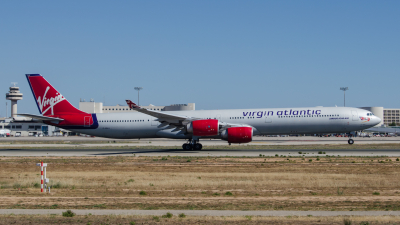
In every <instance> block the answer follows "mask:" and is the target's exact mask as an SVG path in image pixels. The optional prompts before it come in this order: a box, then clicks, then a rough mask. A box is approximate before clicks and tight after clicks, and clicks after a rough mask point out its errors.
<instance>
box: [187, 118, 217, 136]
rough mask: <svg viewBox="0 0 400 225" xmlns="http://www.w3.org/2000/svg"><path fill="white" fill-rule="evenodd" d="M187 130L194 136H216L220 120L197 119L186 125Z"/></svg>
mask: <svg viewBox="0 0 400 225" xmlns="http://www.w3.org/2000/svg"><path fill="white" fill-rule="evenodd" d="M186 130H187V132H188V133H192V134H193V136H199V137H203V136H216V135H218V133H219V125H218V120H214V119H209V120H195V121H192V122H191V123H189V124H188V125H186Z"/></svg>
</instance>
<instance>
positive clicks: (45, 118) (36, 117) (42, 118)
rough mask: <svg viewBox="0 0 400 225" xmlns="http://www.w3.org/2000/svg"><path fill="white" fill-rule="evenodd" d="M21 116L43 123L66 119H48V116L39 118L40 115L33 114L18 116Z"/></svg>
mask: <svg viewBox="0 0 400 225" xmlns="http://www.w3.org/2000/svg"><path fill="white" fill-rule="evenodd" d="M18 115H19V116H25V117H30V118H33V119H37V120H43V121H63V120H64V119H61V118H55V117H48V116H39V115H32V114H18Z"/></svg>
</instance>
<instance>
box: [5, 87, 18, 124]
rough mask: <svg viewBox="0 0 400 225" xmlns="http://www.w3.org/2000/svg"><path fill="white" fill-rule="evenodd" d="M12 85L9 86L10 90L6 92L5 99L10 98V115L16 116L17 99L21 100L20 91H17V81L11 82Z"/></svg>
mask: <svg viewBox="0 0 400 225" xmlns="http://www.w3.org/2000/svg"><path fill="white" fill-rule="evenodd" d="M12 84H13V86H11V87H10V91H9V92H8V93H6V99H7V100H11V117H17V101H18V100H22V93H20V92H19V87H17V86H16V85H17V83H15V82H14V83H12Z"/></svg>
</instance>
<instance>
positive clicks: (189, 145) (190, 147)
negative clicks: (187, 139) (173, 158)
mask: <svg viewBox="0 0 400 225" xmlns="http://www.w3.org/2000/svg"><path fill="white" fill-rule="evenodd" d="M182 147H183V150H192V145H191V144H183V145H182Z"/></svg>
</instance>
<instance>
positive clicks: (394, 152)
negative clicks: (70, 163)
mask: <svg viewBox="0 0 400 225" xmlns="http://www.w3.org/2000/svg"><path fill="white" fill-rule="evenodd" d="M299 152H301V154H299ZM319 152H325V153H326V154H318V153H319ZM260 154H261V155H265V156H275V155H276V154H278V155H279V156H280V155H284V156H302V155H304V156H306V157H315V156H317V155H318V156H320V157H323V156H326V155H329V156H364V157H365V156H371V157H372V156H375V157H376V156H389V157H400V150H399V149H374V150H371V149H353V150H345V149H328V150H327V149H312V150H304V149H291V150H282V149H256V150H246V149H242V150H241V149H226V150H224V149H209V150H207V149H204V150H201V151H185V150H182V149H172V148H171V149H118V148H115V149H79V148H78V149H76V148H73V149H56V148H55V149H51V148H50V149H0V156H36V157H41V156H60V157H61V156H65V157H68V156H70V157H71V156H168V155H169V156H183V157H185V156H197V157H205V156H218V157H219V156H230V157H241V156H253V157H256V156H259V155H260Z"/></svg>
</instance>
